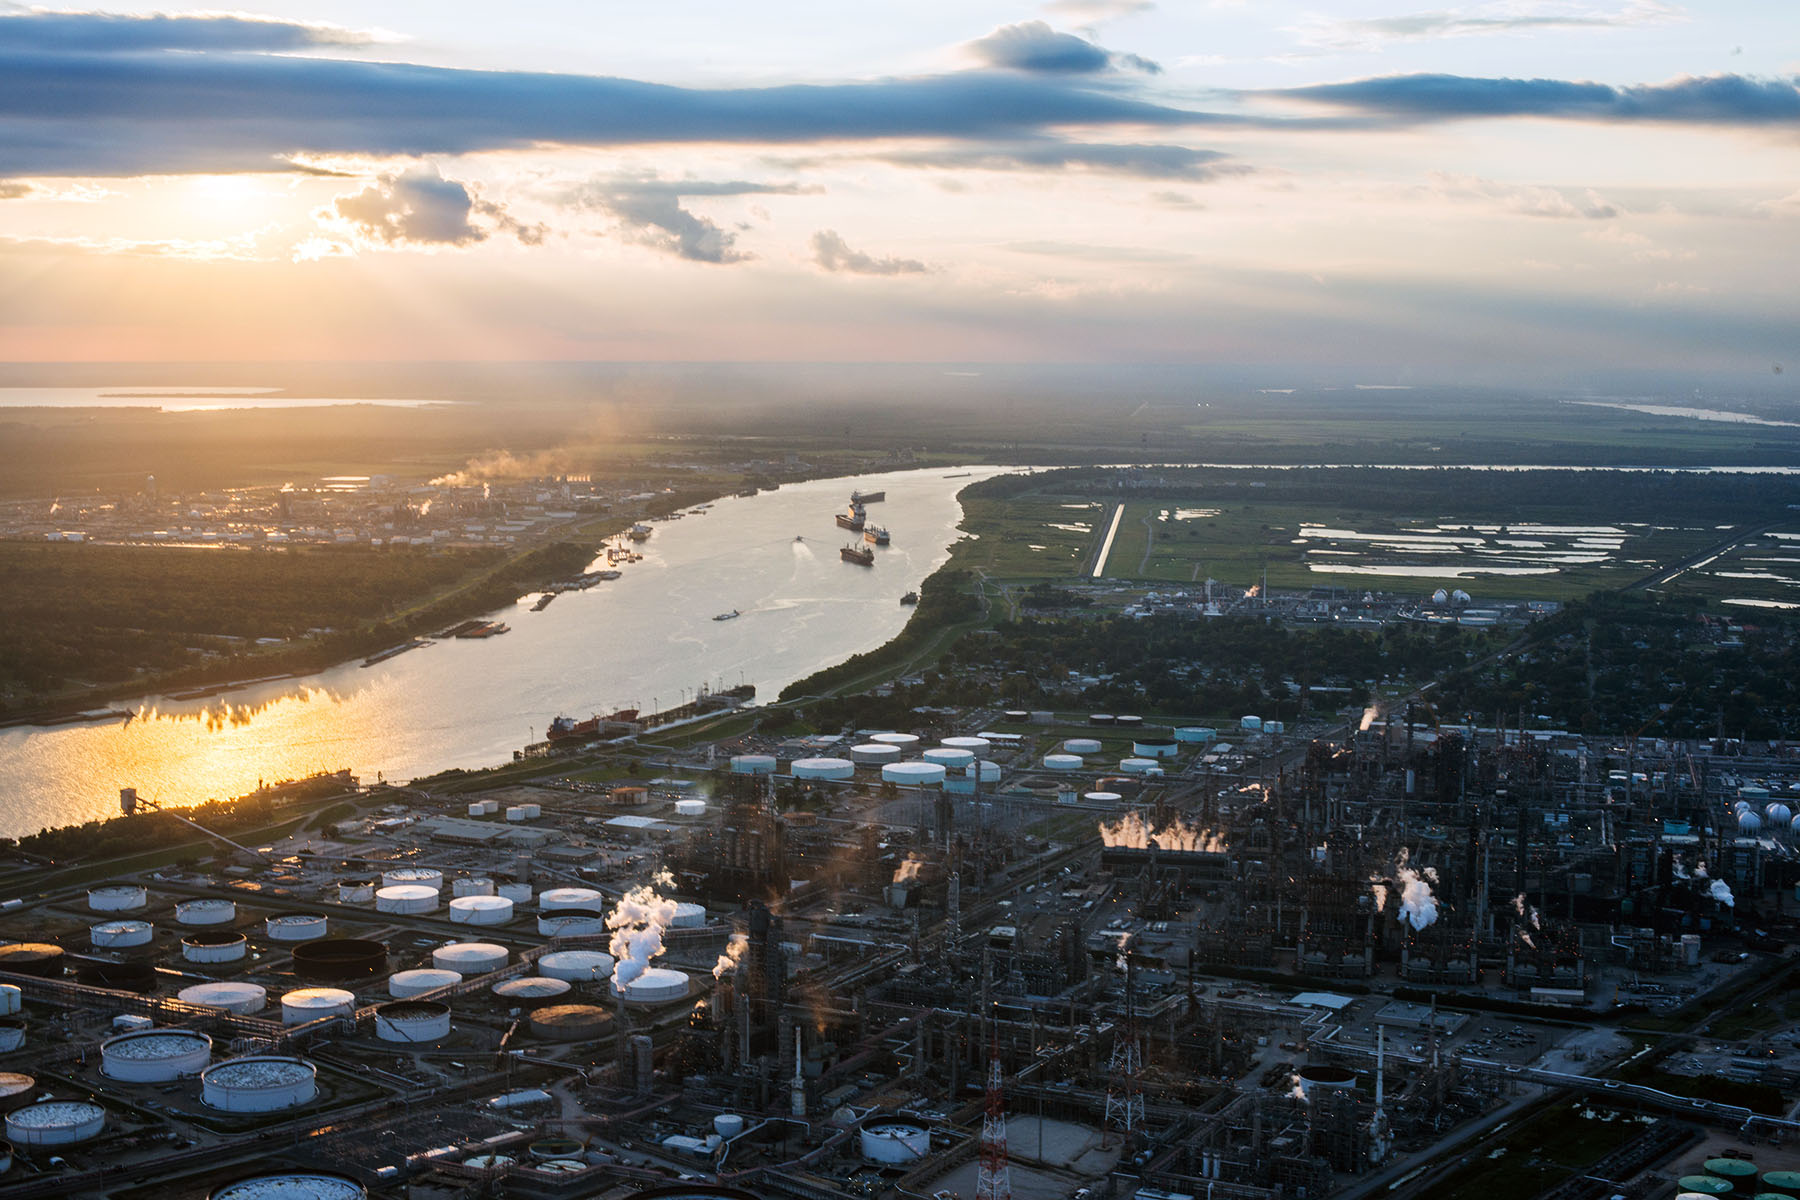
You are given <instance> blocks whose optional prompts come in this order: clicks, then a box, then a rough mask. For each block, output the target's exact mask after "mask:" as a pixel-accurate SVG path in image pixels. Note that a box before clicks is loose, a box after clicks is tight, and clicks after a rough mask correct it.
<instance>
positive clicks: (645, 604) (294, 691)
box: [0, 467, 1000, 837]
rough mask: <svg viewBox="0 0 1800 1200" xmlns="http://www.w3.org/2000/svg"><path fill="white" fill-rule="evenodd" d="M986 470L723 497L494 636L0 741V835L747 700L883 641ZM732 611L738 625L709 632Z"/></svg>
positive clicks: (416, 771) (155, 703)
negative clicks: (869, 547) (594, 721)
mask: <svg viewBox="0 0 1800 1200" xmlns="http://www.w3.org/2000/svg"><path fill="white" fill-rule="evenodd" d="M998 473H1000V472H999V469H998V468H992V467H982V468H973V469H971V470H970V472H969V474H967V475H964V469H963V468H933V469H928V470H915V471H902V472H892V473H888V474H880V475H866V476H858V477H856V478H852V479H825V480H815V481H812V482H808V483H799V484H788V485H784V486H783V487H781V488H780V489H779V490H777V491H773V492H764V493H762V494H760V495H757V496H754V497H733V498H729V499H723V500H720V501H718V502H717V503H715V504H714V505H713V506H712V507H711V508H710V509H708V510H706V512H705V513H704V514H702V515H691V516H687V517H684V518H682V519H681V520H678V521H664V522H656V523H654V524H653V526H652V527H653V528H654V530H655V533H654V534H652V536H651V537H650V539H649V541H647V542H645V543H643V544H642V545H641V546H640V547H639V549H640V550H641V551H642V553H643V555H644V559H643V561H642V562H636V563H631V564H629V565H625V566H623V567H622V568H621V569H622V570H623V572H624V575H623V577H622V578H620V579H616V580H612V581H609V582H605V583H601V584H599V585H598V586H596V587H594V588H592V589H590V590H588V591H584V592H569V593H565V594H563V595H561V596H558V597H557V598H556V599H555V600H554V601H553V602H552V603H551V604H550V606H549V607H548V608H546V609H544V610H543V611H541V612H532V611H530V609H531V601H532V600H533V599H535V596H533V597H527V598H525V599H524V600H523V601H522V602H521V603H519V604H516V605H513V606H509V607H508V608H505V609H502V610H499V611H497V612H495V613H493V614H491V617H492V618H493V619H497V620H503V621H505V622H507V623H508V624H509V625H510V626H511V627H512V629H511V632H509V633H506V634H504V635H502V636H499V637H494V638H488V639H485V640H464V641H457V640H449V641H434V642H432V643H431V644H430V645H429V646H427V647H425V648H423V649H419V650H414V651H411V652H409V653H406V654H402V655H399V656H398V657H396V658H392V659H389V660H388V661H386V662H383V663H379V664H377V665H375V666H373V667H363V666H361V665H360V664H357V663H351V664H347V665H345V666H340V667H336V668H333V669H331V670H329V671H324V672H321V673H319V674H317V675H309V676H306V677H304V678H300V679H290V680H283V681H280V682H277V683H270V684H263V685H257V686H253V687H247V688H241V689H238V690H236V691H232V692H228V693H226V694H224V695H223V696H219V697H215V698H212V699H209V700H201V701H189V702H181V701H175V700H170V699H168V698H166V697H151V698H149V699H147V700H144V701H142V702H140V703H138V704H136V705H131V706H126V705H120V706H119V707H130V708H132V709H133V710H134V711H135V713H136V715H135V716H134V717H133V718H132V719H131V720H130V721H128V722H119V723H111V724H101V725H65V726H56V727H51V728H30V727H24V728H14V729H8V730H4V731H0V779H5V780H6V791H5V797H6V801H5V804H4V806H0V835H4V836H10V837H17V836H20V835H23V834H29V833H36V832H37V831H38V830H39V829H42V828H45V827H55V826H59V825H69V824H75V823H79V822H82V821H87V820H91V819H93V818H95V817H105V816H111V815H114V814H115V813H117V811H118V794H119V789H120V788H121V787H128V786H129V787H136V788H137V789H138V791H139V792H140V793H141V794H143V795H145V796H148V797H150V798H151V799H154V800H156V801H158V802H160V803H163V804H170V805H185V804H192V803H198V802H200V801H202V800H207V799H213V798H219V797H226V796H235V795H241V794H243V793H245V792H248V791H250V790H251V789H253V788H255V787H256V786H257V783H258V782H259V781H261V780H269V781H274V780H278V779H291V778H298V777H300V776H303V775H307V774H310V773H312V772H314V771H320V770H335V769H337V768H339V767H349V768H350V769H351V770H352V771H354V772H355V773H356V774H358V775H361V776H364V777H366V778H367V779H369V780H373V779H374V778H375V775H376V772H377V771H379V772H382V773H383V775H384V776H385V777H386V778H387V779H388V780H390V781H399V780H406V779H411V778H414V777H417V776H421V775H428V774H432V773H434V772H437V771H441V770H444V769H445V768H448V767H485V766H493V765H495V764H497V763H502V762H506V761H508V760H509V759H510V758H511V757H512V752H513V751H514V750H515V749H517V748H519V747H520V746H523V745H525V744H526V743H528V742H531V741H536V740H539V739H541V738H542V737H543V736H544V729H545V727H546V726H547V725H548V724H549V722H550V720H551V718H553V717H555V716H557V715H558V714H567V715H569V716H572V717H578V718H579V717H586V716H589V715H591V714H593V713H596V712H607V711H610V710H612V709H615V708H628V707H629V708H641V709H643V710H645V711H650V710H652V709H654V708H672V707H674V706H675V705H677V704H680V703H682V702H683V701H684V700H692V699H693V698H694V695H695V692H696V690H697V689H698V688H699V687H700V686H702V685H706V686H708V687H713V688H718V687H731V686H735V685H737V684H740V683H753V684H755V685H756V689H757V699H758V700H759V701H761V702H765V703H766V702H768V701H771V700H773V699H774V698H775V696H776V694H777V693H779V692H780V690H781V689H782V688H783V687H785V686H786V685H787V684H789V683H791V682H793V681H794V680H796V679H800V678H803V677H805V676H807V675H810V674H811V673H812V672H814V671H816V670H819V669H820V668H822V667H827V666H830V665H832V664H833V663H837V662H841V661H843V660H844V659H846V658H849V657H850V656H851V655H853V654H858V653H861V652H863V651H865V650H871V649H874V648H875V647H876V646H879V645H881V644H882V643H884V642H886V641H888V640H889V639H890V638H892V637H893V636H894V635H895V634H897V633H899V631H900V629H901V627H902V626H903V625H905V623H906V618H907V616H908V615H909V614H910V613H911V611H912V610H911V609H909V608H906V607H903V606H902V605H901V604H900V597H901V595H902V594H903V593H905V592H908V591H911V590H913V589H915V588H917V587H918V586H919V584H920V583H921V582H922V581H923V580H924V579H925V577H926V576H927V575H929V574H930V573H931V572H932V571H934V570H936V569H937V568H938V567H939V566H941V565H942V564H943V563H944V561H945V560H946V559H947V558H948V557H949V547H950V545H951V544H952V543H953V542H954V541H955V540H956V539H957V538H958V537H959V536H961V535H960V534H959V532H958V530H957V528H956V526H957V523H958V522H959V521H960V520H961V519H962V506H961V505H959V504H958V503H957V502H956V493H957V492H958V491H959V490H961V489H962V488H963V487H964V486H965V485H967V484H968V483H970V482H971V481H972V480H974V479H981V478H985V477H987V476H990V475H994V474H998ZM948 475H956V476H958V477H957V478H947V476H948ZM852 488H856V489H859V490H862V491H865V492H873V491H878V490H885V491H886V493H887V499H886V500H885V501H883V502H881V503H878V504H871V505H869V507H868V512H869V520H870V523H871V524H877V525H881V526H884V527H886V528H887V529H889V530H890V531H891V533H892V535H893V543H892V545H890V546H888V547H885V548H880V549H877V550H876V552H875V566H874V567H873V568H872V569H871V568H867V567H860V566H857V565H855V564H852V563H847V562H844V561H842V560H841V559H840V558H839V557H838V547H839V546H841V545H843V544H844V543H846V542H847V541H849V540H851V537H852V535H851V534H849V533H846V532H844V531H842V530H839V529H838V528H837V527H836V525H835V523H834V522H833V519H832V518H833V516H834V514H835V513H837V512H839V511H841V510H842V509H843V508H844V506H845V503H846V501H847V500H848V498H849V494H850V491H851V489H852ZM796 536H799V537H802V538H804V541H796V540H795V538H796ZM599 565H602V566H603V565H604V563H601V564H599ZM733 609H735V610H738V611H739V612H740V614H741V615H740V616H738V617H737V618H735V619H733V620H729V621H715V620H713V617H714V616H715V615H716V614H718V613H720V612H728V611H731V610H733Z"/></svg>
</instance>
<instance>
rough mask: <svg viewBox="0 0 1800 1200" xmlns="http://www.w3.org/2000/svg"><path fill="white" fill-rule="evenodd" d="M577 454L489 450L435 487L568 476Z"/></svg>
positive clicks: (466, 485) (555, 451)
mask: <svg viewBox="0 0 1800 1200" xmlns="http://www.w3.org/2000/svg"><path fill="white" fill-rule="evenodd" d="M573 462H574V454H573V453H572V452H571V451H569V450H566V449H562V448H558V449H555V450H539V451H537V452H536V453H534V454H514V453H513V452H512V451H510V450H486V451H483V452H482V453H480V454H477V455H476V456H475V457H474V458H471V459H470V460H469V461H468V463H467V465H465V466H464V467H463V469H462V470H460V471H452V472H450V474H448V475H440V476H438V477H437V478H436V479H434V480H432V481H431V485H432V486H433V487H474V486H475V485H476V484H478V483H485V482H487V481H488V480H491V479H536V478H538V477H540V476H543V475H567V474H568V473H569V469H570V466H571V464H572V463H573Z"/></svg>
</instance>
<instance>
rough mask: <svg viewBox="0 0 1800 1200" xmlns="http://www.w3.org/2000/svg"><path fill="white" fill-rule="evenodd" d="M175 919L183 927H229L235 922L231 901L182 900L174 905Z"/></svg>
mask: <svg viewBox="0 0 1800 1200" xmlns="http://www.w3.org/2000/svg"><path fill="white" fill-rule="evenodd" d="M175 919H176V920H177V921H178V922H180V923H181V924H183V925H229V924H231V923H232V922H233V921H235V920H237V903H236V902H235V901H232V900H182V901H180V902H178V903H177V904H176V905H175Z"/></svg>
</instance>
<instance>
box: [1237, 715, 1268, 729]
mask: <svg viewBox="0 0 1800 1200" xmlns="http://www.w3.org/2000/svg"><path fill="white" fill-rule="evenodd" d="M1238 728H1239V729H1242V730H1244V731H1245V732H1246V733H1260V732H1261V731H1262V718H1261V717H1239V718H1238Z"/></svg>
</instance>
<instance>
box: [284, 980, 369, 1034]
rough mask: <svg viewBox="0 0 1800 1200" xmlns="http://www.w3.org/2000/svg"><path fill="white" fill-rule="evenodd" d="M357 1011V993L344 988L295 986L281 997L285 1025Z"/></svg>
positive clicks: (345, 1015) (347, 1014) (299, 1023)
mask: <svg viewBox="0 0 1800 1200" xmlns="http://www.w3.org/2000/svg"><path fill="white" fill-rule="evenodd" d="M355 1011H356V996H355V994H354V993H351V992H346V991H345V990H344V989H343V988H323V987H320V988H310V987H309V988H295V989H294V990H293V991H291V992H289V993H287V994H286V995H284V996H283V997H282V998H281V1023H282V1024H283V1025H304V1024H306V1023H307V1022H308V1021H317V1020H319V1019H321V1018H323V1017H347V1016H350V1015H351V1014H352V1013H354V1012H355Z"/></svg>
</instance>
